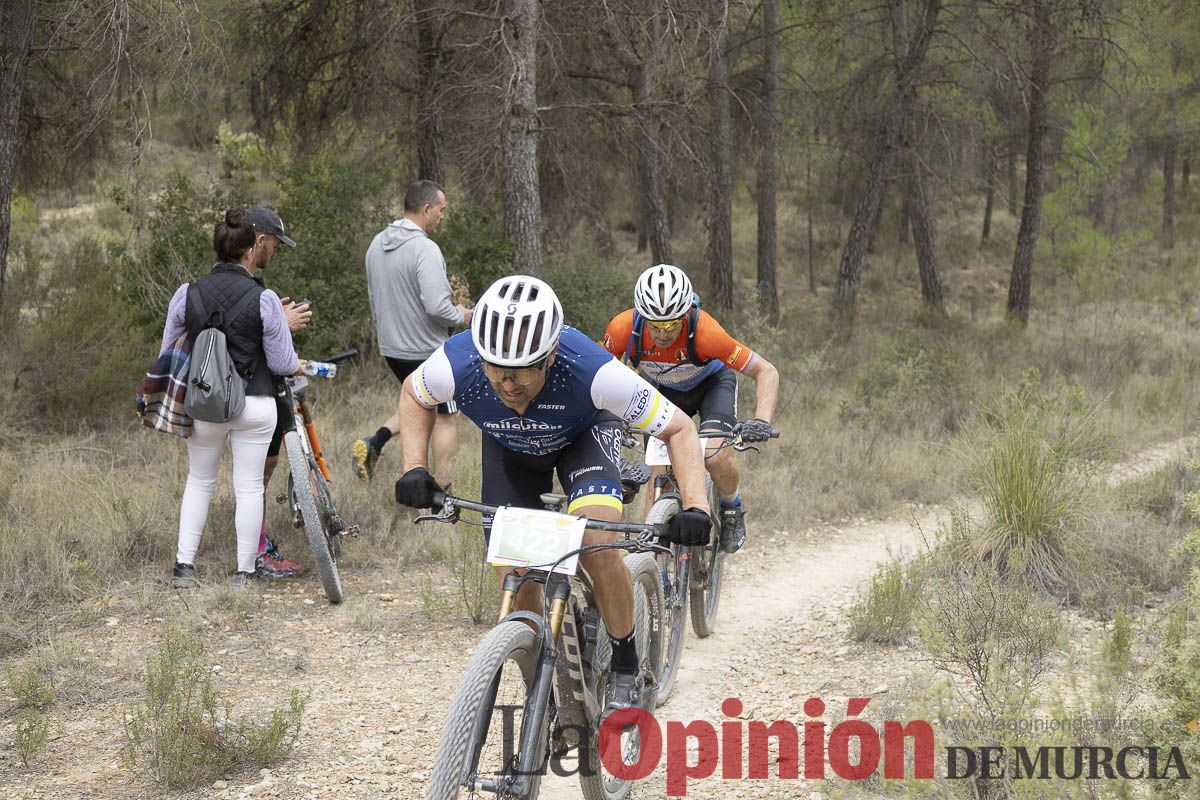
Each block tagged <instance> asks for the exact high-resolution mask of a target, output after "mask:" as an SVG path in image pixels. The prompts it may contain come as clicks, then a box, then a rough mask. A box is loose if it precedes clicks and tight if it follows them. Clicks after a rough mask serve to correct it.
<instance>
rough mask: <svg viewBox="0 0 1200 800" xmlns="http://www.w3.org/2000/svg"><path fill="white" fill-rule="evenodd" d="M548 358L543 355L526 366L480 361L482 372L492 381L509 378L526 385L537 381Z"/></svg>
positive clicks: (544, 368) (501, 381)
mask: <svg viewBox="0 0 1200 800" xmlns="http://www.w3.org/2000/svg"><path fill="white" fill-rule="evenodd" d="M549 360H550V356H545V357H543V358H542V359H541V360H540V361H538V362H537V363H536V364H530V365H529V366H528V367H501V366H499V365H498V364H489V363H488V362H486V361H482V360H481V361H480V363H481V364H482V365H483V374H485V375H487V377H488V380H490V381H491V382H492V383H503V382H504V381H506V380H509V381H512V382H513V383H516V384H519V385H521V386H528V385H529V384H531V383H536V382H537V379H538V376H539V375H541V374H542V373H543V372H544V371H545V370H546V364H547V363H548V362H549Z"/></svg>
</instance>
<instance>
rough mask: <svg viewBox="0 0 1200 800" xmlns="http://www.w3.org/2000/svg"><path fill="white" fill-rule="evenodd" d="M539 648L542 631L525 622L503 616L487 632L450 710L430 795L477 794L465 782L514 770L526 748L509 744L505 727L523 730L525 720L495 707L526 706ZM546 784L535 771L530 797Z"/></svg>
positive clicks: (435, 798) (447, 798)
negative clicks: (502, 620) (509, 716)
mask: <svg viewBox="0 0 1200 800" xmlns="http://www.w3.org/2000/svg"><path fill="white" fill-rule="evenodd" d="M538 654H539V646H538V640H537V635H536V634H535V633H534V632H533V629H532V628H530V627H529V626H528V625H526V624H525V623H524V622H519V621H516V620H510V621H509V622H502V623H500V624H499V625H497V626H496V627H495V628H492V630H491V631H489V632H488V634H487V636H485V637H483V640H482V641H480V643H479V646H478V647H476V648H475V652H474V654H472V656H471V660H470V661H469V662H468V663H467V668H466V670H465V671H464V672H463V676H462V679H461V680H460V681H459V683H458V690H457V691H456V692H455V693H454V700H453V702H452V703H451V705H450V712H449V714H447V715H446V724H445V725H444V726H443V728H442V736H441V739H440V740H439V741H438V747H437V753H436V755H435V756H434V761H433V774H432V776H431V777H430V779H429V789H428V792H427V793H426V795H425V796H426V798H427V800H458V798H468V797H477V796H480V794H479V793H477V792H476V791H475V790H474V789H473V788H470V787H467V786H464V785H463V784H464V783H469V782H473V781H474V780H475V779H477V778H478V779H488V780H495V781H501V780H503V779H504V777H505V776H507V775H510V774H512V772H513V771H514V770H515V768H516V765H517V763H518V761H519V759H520V756H521V754H520V753H517V752H509V750H516V749H518V748H519V745H520V742H519V741H517V742H510V743H508V745H507V746H506V743H505V742H504V734H505V729H507V730H508V731H509V732H510V733H511V732H513V731H520V729H521V724H522V722H523V720H522V719H520V718H517V719H511V718H510V719H509V720H508V721H506V720H505V719H504V713H503V712H502V713H499V714H496V713H493V712H494V710H495V709H496V708H498V707H500V706H503V707H504V708H505V709H506V710H510V709H513V708H515V709H516V712H517V713H518V714H520V713H522V712H523V709H524V708H525V700H526V698H527V696H528V694H529V691H530V688H531V687H532V683H533V673H534V668H535V667H536V666H537V659H538ZM546 720H547V722H546V725H545V726H544V728H543V730H542V733H541V737H540V739H539V745H538V746H539V748H540V751H541V752H539V753H538V758H537V759H536V763H537V764H538V765H539V766H540V765H543V764H544V763H545V760H546V759H545V755H546V740H547V730H548V728H549V720H550V716H549V715H547V717H546ZM506 756H507V758H506ZM540 787H541V775H540V774H537V775H533V776H531V783H530V786H529V794H528V795H526V797H527V798H528V800H536V798H537V795H538V791H539V789H540ZM484 796H487V797H491V796H493V795H491V794H487V795H484Z"/></svg>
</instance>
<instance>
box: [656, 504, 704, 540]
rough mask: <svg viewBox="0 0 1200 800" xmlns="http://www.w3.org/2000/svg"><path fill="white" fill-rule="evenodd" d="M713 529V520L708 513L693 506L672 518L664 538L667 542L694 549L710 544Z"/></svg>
mask: <svg viewBox="0 0 1200 800" xmlns="http://www.w3.org/2000/svg"><path fill="white" fill-rule="evenodd" d="M711 528H712V518H711V517H709V516H708V512H707V511H701V510H700V509H698V508H696V507H695V506H692V507H691V508H689V509H686V510H684V511H680V512H679V513H678V514H676V515H675V516H673V517H671V521H670V522H668V523H667V532H666V534H665V535H664V536H663V537H662V538H663V539H664V540H665V541H668V542H675V543H676V544H681V545H685V546H688V547H693V546H697V545H704V544H708V537H709V531H710V529H711Z"/></svg>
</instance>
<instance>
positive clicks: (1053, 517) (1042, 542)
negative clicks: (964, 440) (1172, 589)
mask: <svg viewBox="0 0 1200 800" xmlns="http://www.w3.org/2000/svg"><path fill="white" fill-rule="evenodd" d="M1034 377H1035V376H1030V375H1028V374H1027V376H1026V381H1025V383H1024V384H1023V385H1022V387H1021V388H1020V389H1018V391H1017V392H1016V393H1015V394H1013V395H1012V396H1011V397H1010V400H1009V403H1008V407H1007V408H1006V409H1005V411H1004V412H1002V413H1001V414H998V415H990V416H989V419H988V422H989V423H990V424H988V425H986V426H985V427H984V428H983V429H982V430H981V431H980V432H978V433H977V434H976V436H975V437H974V438H973V439H972V440H971V441H970V444H969V445H968V452H967V459H968V462H969V464H970V473H971V477H972V480H973V483H974V486H975V488H976V490H977V491H978V493H979V495H980V499H981V500H982V502H983V506H984V510H985V513H986V520H985V522H984V524H983V526H982V527H981V529H980V531H979V532H978V539H977V541H976V550H977V552H978V553H979V554H980V555H981V556H982V557H983V558H985V559H986V560H987V561H989V562H990V563H992V564H993V565H994V566H995V567H996V568H997V569H998V570H1000V571H1001V572H1002V573H1006V574H1015V575H1022V576H1023V577H1024V578H1025V579H1026V580H1028V581H1029V582H1030V583H1031V584H1032V585H1033V586H1034V587H1035V588H1037V589H1039V590H1041V591H1043V592H1046V593H1048V594H1052V595H1056V596H1068V595H1070V594H1071V593H1072V590H1073V589H1074V588H1076V586H1077V584H1076V583H1075V579H1076V578H1078V577H1079V576H1080V570H1079V557H1080V556H1081V554H1082V553H1083V552H1084V547H1083V542H1082V539H1081V531H1082V528H1083V527H1084V525H1085V522H1086V520H1087V519H1088V516H1089V491H1090V489H1091V475H1090V472H1089V470H1088V464H1087V463H1086V460H1087V459H1088V457H1089V456H1090V457H1095V456H1096V455H1097V454H1098V453H1101V452H1103V446H1102V444H1101V442H1102V441H1103V437H1101V436H1099V435H1098V434H1097V427H1098V426H1097V425H1096V422H1095V418H1094V416H1093V414H1092V413H1091V411H1090V409H1088V408H1087V406H1086V404H1085V403H1084V401H1083V399H1082V396H1081V395H1079V394H1076V393H1075V392H1073V391H1072V392H1068V394H1067V398H1068V399H1067V400H1066V401H1064V400H1063V398H1062V397H1061V395H1060V394H1059V393H1043V392H1039V391H1036V390H1035V389H1034V388H1032V387H1034V386H1036V383H1035V381H1034Z"/></svg>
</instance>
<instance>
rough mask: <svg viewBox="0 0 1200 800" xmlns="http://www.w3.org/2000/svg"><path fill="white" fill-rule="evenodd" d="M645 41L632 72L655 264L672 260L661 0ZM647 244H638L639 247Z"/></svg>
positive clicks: (653, 7)
mask: <svg viewBox="0 0 1200 800" xmlns="http://www.w3.org/2000/svg"><path fill="white" fill-rule="evenodd" d="M649 12H650V18H649V23H648V24H647V26H646V28H647V31H646V43H645V47H644V48H643V49H642V57H641V60H640V63H639V64H638V65H637V67H636V71H635V74H634V75H633V79H634V80H633V104H634V109H635V113H636V118H637V157H638V164H637V167H638V182H639V184H640V186H639V192H638V194H639V195H640V196H641V198H642V204H643V213H642V225H643V228H642V230H643V231H644V234H645V236H646V238H647V240H648V242H649V245H650V256H651V258H652V259H653V260H654V263H655V264H670V263H671V262H672V255H671V223H670V221H669V220H668V219H667V206H666V203H665V202H663V188H662V169H661V161H660V156H661V153H662V148H661V145H660V143H659V118H658V111H657V109H656V108H655V105H654V88H655V85H656V80H657V57H658V51H659V48H660V46H661V38H662V36H661V23H660V21H659V14H660V13H661V8H660V4H659V2H658V0H652V2H651V4H650V9H649ZM641 249H644V248H639V250H641Z"/></svg>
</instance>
